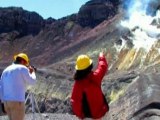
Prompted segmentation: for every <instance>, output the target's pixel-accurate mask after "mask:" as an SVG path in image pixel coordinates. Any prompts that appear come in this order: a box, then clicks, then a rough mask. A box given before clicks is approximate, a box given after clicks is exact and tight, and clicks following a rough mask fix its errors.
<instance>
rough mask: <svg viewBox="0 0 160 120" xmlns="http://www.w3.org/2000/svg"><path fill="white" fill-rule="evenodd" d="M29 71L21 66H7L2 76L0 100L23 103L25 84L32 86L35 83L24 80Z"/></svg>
mask: <svg viewBox="0 0 160 120" xmlns="http://www.w3.org/2000/svg"><path fill="white" fill-rule="evenodd" d="M27 73H29V70H28V68H27V67H26V66H23V65H21V64H12V65H10V66H8V67H7V68H6V69H5V70H4V72H3V74H2V76H1V79H2V84H3V86H2V100H4V101H6V100H12V101H25V91H26V86H27V84H34V83H35V81H33V80H28V79H31V78H30V77H27V78H26V75H27Z"/></svg>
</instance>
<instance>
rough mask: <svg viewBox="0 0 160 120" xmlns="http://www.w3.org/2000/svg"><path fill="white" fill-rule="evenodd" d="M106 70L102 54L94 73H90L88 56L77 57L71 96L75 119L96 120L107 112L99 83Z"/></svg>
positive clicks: (90, 65)
mask: <svg viewBox="0 0 160 120" xmlns="http://www.w3.org/2000/svg"><path fill="white" fill-rule="evenodd" d="M107 69H108V65H107V62H106V59H105V56H104V55H103V54H100V56H99V61H98V66H97V69H96V70H95V71H92V60H91V59H90V58H89V57H88V56H86V55H81V56H79V57H78V59H77V65H76V73H75V76H74V79H75V83H74V86H73V90H72V95H71V104H72V110H73V112H74V114H75V115H76V116H77V117H79V118H81V119H83V118H87V117H88V118H93V119H98V118H101V117H102V116H104V115H105V113H106V112H107V111H108V110H109V106H108V103H107V101H106V99H105V97H104V95H103V92H102V90H101V82H102V79H103V77H104V75H105V73H106V71H107Z"/></svg>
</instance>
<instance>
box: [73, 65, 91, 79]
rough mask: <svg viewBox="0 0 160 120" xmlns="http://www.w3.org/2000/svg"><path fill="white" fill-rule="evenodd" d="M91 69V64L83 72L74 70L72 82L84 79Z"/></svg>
mask: <svg viewBox="0 0 160 120" xmlns="http://www.w3.org/2000/svg"><path fill="white" fill-rule="evenodd" d="M92 68H93V64H91V65H90V66H89V67H88V68H86V69H84V70H76V73H75V74H74V80H81V79H83V78H85V77H86V76H87V75H88V74H89V73H90V72H91V71H92Z"/></svg>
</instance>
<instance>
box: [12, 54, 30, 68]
mask: <svg viewBox="0 0 160 120" xmlns="http://www.w3.org/2000/svg"><path fill="white" fill-rule="evenodd" d="M17 57H20V58H22V59H24V60H25V61H26V62H27V64H26V65H29V58H28V56H27V54H25V53H19V54H17V55H14V60H16V59H17Z"/></svg>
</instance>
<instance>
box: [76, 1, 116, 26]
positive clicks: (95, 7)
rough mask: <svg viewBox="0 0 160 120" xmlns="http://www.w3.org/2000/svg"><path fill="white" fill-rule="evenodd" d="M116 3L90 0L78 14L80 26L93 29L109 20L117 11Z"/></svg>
mask: <svg viewBox="0 0 160 120" xmlns="http://www.w3.org/2000/svg"><path fill="white" fill-rule="evenodd" d="M118 4H119V2H118V1H115V0H114V1H112V0H111V1H109V0H90V1H89V2H87V3H86V4H85V5H83V6H82V7H81V8H80V10H79V12H78V22H79V24H80V25H81V26H83V27H85V26H90V27H95V26H96V25H98V24H99V23H101V22H102V21H104V20H107V19H111V18H113V17H114V16H115V14H116V13H117V11H118Z"/></svg>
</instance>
